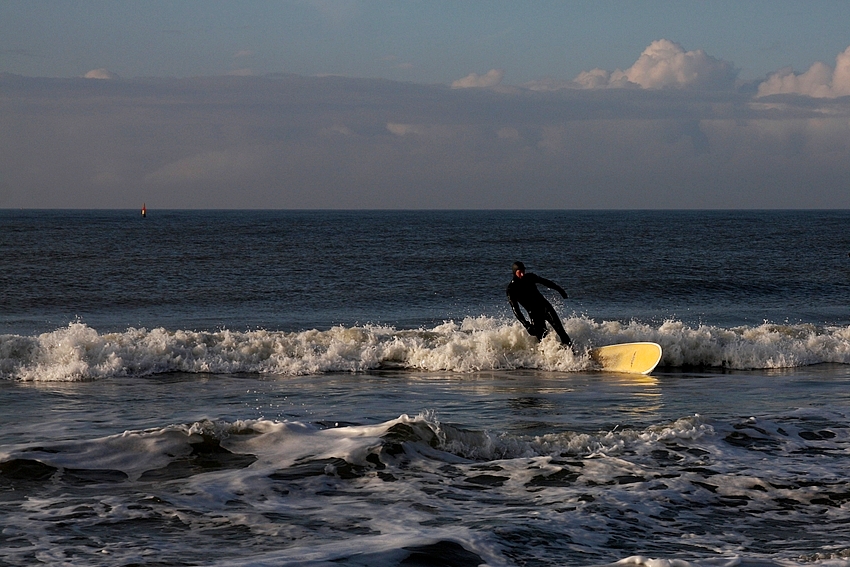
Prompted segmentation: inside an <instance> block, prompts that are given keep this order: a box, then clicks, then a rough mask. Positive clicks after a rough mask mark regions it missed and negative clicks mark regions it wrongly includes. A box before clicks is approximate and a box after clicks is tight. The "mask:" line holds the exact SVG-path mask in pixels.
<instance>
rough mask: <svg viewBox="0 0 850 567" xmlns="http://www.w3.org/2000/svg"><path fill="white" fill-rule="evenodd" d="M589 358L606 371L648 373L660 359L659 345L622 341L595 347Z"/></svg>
mask: <svg viewBox="0 0 850 567" xmlns="http://www.w3.org/2000/svg"><path fill="white" fill-rule="evenodd" d="M590 358H591V359H593V360H594V361H595V362H597V363H598V364H599V365H600V366H602V370H604V371H606V372H627V373H629V374H649V373H650V372H652V371H653V370H654V369H655V367H656V366H657V365H658V363H659V362H660V361H661V345H658V344H656V343H622V344H619V345H608V346H604V347H599V348H595V349H593V350H591V351H590Z"/></svg>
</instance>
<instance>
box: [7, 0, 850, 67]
mask: <svg viewBox="0 0 850 567" xmlns="http://www.w3.org/2000/svg"><path fill="white" fill-rule="evenodd" d="M848 22H850V2H843V1H838V0H829V1H817V0H811V1H807V2H799V1H785V0H770V1H760V0H745V1H741V0H728V1H727V0H711V1H708V0H677V1H650V0H644V1H640V2H628V1H610V0H593V1H583V2H566V1H547V0H536V1H492V2H480V1H463V2H456V1H435V0H430V1H389V0H373V1H358V0H339V1H333V0H313V1H310V0H289V1H286V0H284V1H275V2H271V1H250V0H248V1H241V2H235V1H221V0H201V1H198V0H181V1H179V2H173V1H162V0H134V1H126V0H108V1H96V0H87V1H74V0H55V1H46V0H26V1H23V0H4V1H3V2H2V3H0V70H2V71H6V72H10V73H17V74H22V75H26V76H40V77H74V76H81V75H84V74H85V73H86V72H88V71H89V70H91V69H97V68H106V69H108V70H110V71H112V72H114V73H117V74H118V75H120V76H122V77H125V78H133V77H145V76H157V77H190V76H204V75H220V74H226V73H231V72H234V71H240V70H242V71H244V72H247V71H248V70H250V72H253V73H256V74H265V73H281V72H282V73H296V74H304V75H318V74H341V75H346V76H350V77H369V78H385V79H391V80H398V81H412V82H417V83H446V84H448V83H451V82H452V81H454V80H456V79H458V78H461V77H463V76H466V75H467V74H469V73H471V72H476V73H485V72H487V71H488V70H490V69H494V68H497V69H502V70H504V73H505V78H504V81H505V82H506V83H509V84H522V83H525V82H527V81H533V80H538V79H542V78H544V77H551V78H554V79H559V80H566V79H572V78H573V77H575V76H576V75H577V74H578V73H579V72H581V71H586V70H589V69H593V68H597V67H598V68H602V69H608V70H613V69H616V68H620V69H624V68H626V67H628V66H629V65H631V64H632V63H633V62H634V60H635V59H636V58H637V56H638V54H640V52H641V51H642V50H643V49H644V48H645V47H646V46H647V45H649V43H650V42H651V41H653V40H657V39H661V38H665V39H669V40H671V41H675V42H677V43H679V44H681V45H682V46H683V47H684V48H685V49H688V50H695V49H702V50H704V51H706V52H707V53H708V54H710V55H712V56H713V57H716V58H719V59H723V60H726V61H730V62H731V63H733V64H734V65H735V67H737V68H738V69H740V78H741V79H743V80H753V79H757V78H761V77H764V76H765V75H766V74H768V73H770V72H774V71H777V70H778V69H780V68H782V67H785V66H792V67H794V68H795V69H796V70H800V71H803V70H805V69H807V68H808V67H809V66H810V65H811V64H812V63H814V62H815V61H823V62H827V63H829V62H831V61H833V60H834V58H835V56H836V55H837V54H838V53H840V52H842V51H844V49H846V48H847V46H848V45H850V32H848V30H850V27H848Z"/></svg>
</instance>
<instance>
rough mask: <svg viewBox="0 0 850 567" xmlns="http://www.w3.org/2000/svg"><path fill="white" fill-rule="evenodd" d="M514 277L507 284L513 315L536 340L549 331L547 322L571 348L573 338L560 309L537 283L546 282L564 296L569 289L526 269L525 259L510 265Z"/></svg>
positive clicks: (547, 285) (562, 341) (545, 283)
mask: <svg viewBox="0 0 850 567" xmlns="http://www.w3.org/2000/svg"><path fill="white" fill-rule="evenodd" d="M511 272H513V277H512V278H511V283H509V284H508V289H507V293H508V302H509V303H510V304H511V309H513V310H514V315H516V318H517V319H519V321H520V323H522V325H523V326H524V327H525V328H526V330H527V331H528V333H529V334H530V335H533V336H535V337H537V340H542V339H543V337H544V336H545V335H546V333H547V332H548V329H547V328H546V322H547V321H548V322H549V324H550V325H552V327H553V328H554V329H555V332H556V333H558V338H559V339H561V343H563V344H564V345H565V346H568V347H570V348H572V345H573V341H572V340H570V336H569V335H568V334H567V332H566V331H565V330H564V326H563V325H562V324H561V320H560V319H559V318H558V313H556V312H555V308H554V307H552V304H551V303H549V301H547V299H546V298H545V297H543V294H542V293H540V290H538V289H537V284H543V285H545V286H546V287H548V288H550V289H554V290H555V291H557V292H558V293H560V294H561V297H563V298H564V299H566V297H567V292H566V291H564V288H562V287H561V286H559V285H558V284H556V283H555V282H553V281H551V280H547V279H546V278H541V277H540V276H538V275H537V274H532V273H531V272H529V273H525V265H524V264H523V263H522V262H514V264H513V266H511ZM520 305H521V306H523V307H525V310H526V311H528V318H529V319H531V322H530V323H529V322H528V321H527V320H526V318H525V316H524V315H523V313H522V310H521V309H520Z"/></svg>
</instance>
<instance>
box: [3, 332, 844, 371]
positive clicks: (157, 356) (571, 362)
mask: <svg viewBox="0 0 850 567" xmlns="http://www.w3.org/2000/svg"><path fill="white" fill-rule="evenodd" d="M565 327H566V329H567V332H568V333H569V334H570V336H571V337H572V338H573V341H574V345H575V349H576V352H575V353H573V352H571V351H570V350H569V349H565V348H563V347H562V346H561V345H560V343H559V342H558V340H557V338H555V337H554V334H552V335H550V336H547V337H545V338H544V340H543V341H541V342H539V343H538V342H537V341H536V340H535V339H534V338H532V337H530V336H529V335H528V334H527V333H526V332H525V330H524V329H523V328H522V326H521V325H520V324H519V323H518V322H515V321H510V322H509V321H505V320H500V319H494V318H489V317H469V318H466V319H464V320H463V321H461V322H455V321H447V322H444V323H442V324H440V325H437V326H435V327H433V328H420V329H396V328H394V327H388V326H378V325H365V326H354V327H343V326H337V327H332V328H330V329H326V330H318V329H310V330H305V331H298V332H282V331H271V330H262V329H260V330H251V331H234V330H227V329H223V330H218V331H189V330H168V329H165V328H161V327H160V328H155V329H144V328H141V329H136V328H129V329H127V330H125V331H123V332H116V333H99V332H98V331H97V330H96V329H93V328H91V327H89V326H87V325H86V324H85V323H82V322H74V323H70V324H69V325H68V326H67V327H63V328H59V329H57V330H55V331H52V332H50V333H44V334H41V335H37V336H20V335H2V336H0V377H2V378H4V379H11V380H21V381H36V380H40V381H72V380H97V379H102V378H109V377H113V376H146V375H154V374H161V373H167V372H190V373H250V374H275V375H282V376H297V375H309V374H321V373H327V372H366V371H370V370H377V369H387V368H397V369H416V370H423V371H434V372H436V371H449V372H476V371H481V370H512V369H517V368H530V369H536V370H543V371H559V372H576V371H587V370H592V369H594V365H593V363H592V362H591V360H590V357H589V356H588V350H589V349H590V348H591V347H592V346H601V345H606V344H614V343H622V342H632V341H653V342H657V343H659V344H660V345H661V347H662V349H663V351H664V355H663V358H662V360H661V364H660V366H661V367H662V368H663V367H706V368H726V369H775V368H789V367H796V366H806V365H812V364H819V363H840V364H850V327H818V326H815V325H808V324H800V325H790V324H787V325H775V324H768V323H765V324H762V325H758V326H746V327H734V328H722V327H714V326H707V325H706V326H698V327H692V326H688V325H686V324H684V323H682V322H680V321H672V320H671V321H665V322H663V323H661V324H659V325H657V326H654V325H651V324H647V323H641V322H620V321H603V322H597V321H593V320H591V319H588V318H585V317H574V318H571V319H568V320H566V321H565Z"/></svg>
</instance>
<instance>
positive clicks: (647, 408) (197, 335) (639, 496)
mask: <svg viewBox="0 0 850 567" xmlns="http://www.w3.org/2000/svg"><path fill="white" fill-rule="evenodd" d="M848 252H850V212H847V211H752V212H725V211H713V212H704V211H703V212H699V211H697V212H682V211H633V212H623V211H609V212H605V211H546V212H543V211H523V212H509V211H496V212H484V211H468V212H435V211H415V212H388V211H385V212H377V211H358V212H328V211H297V212H294V211H227V212H221V211H157V210H155V209H150V210H149V211H148V216H147V217H146V218H141V216H140V215H139V214H138V211H11V210H7V211H0V291H2V295H0V519H2V521H0V565H34V564H46V565H109V566H112V565H221V566H230V565H275V566H277V565H335V566H340V565H358V566H359V565H363V566H366V565H368V566H383V565H387V566H391V565H458V566H468V565H469V566H471V565H479V564H486V565H494V566H495V565H540V566H548V565H575V566H579V565H608V564H614V563H617V564H621V565H643V566H645V567H680V566H687V565H694V566H700V565H712V566H727V565H729V566H731V565H800V564H805V565H809V564H811V565H850V538H848V532H847V526H848V523H850V479H849V478H848V476H850V475H848V473H847V471H848V470H850V305H849V304H850V257H848ZM515 260H522V261H523V262H525V264H526V266H527V267H528V269H529V271H532V272H535V273H538V274H539V275H541V276H544V277H546V278H549V279H552V280H554V281H556V282H557V283H559V284H560V285H562V286H563V287H564V288H565V289H566V290H567V292H568V294H569V297H568V298H567V299H561V298H560V297H559V296H558V294H556V293H551V292H549V291H548V290H545V289H544V290H543V291H544V293H546V295H547V296H548V297H549V298H550V300H551V301H552V303H553V305H555V307H556V309H557V310H558V312H559V313H560V314H561V318H562V320H563V321H564V325H565V328H566V330H567V332H568V333H569V334H570V335H571V337H572V338H573V341H574V344H575V352H570V351H569V350H567V349H564V348H562V347H561V346H560V345H559V344H558V341H557V337H556V336H554V334H553V335H550V336H547V337H545V338H544V340H543V341H542V342H540V343H538V342H537V341H536V339H533V338H531V337H529V336H528V335H527V334H526V332H525V330H524V329H523V328H522V326H521V325H520V324H519V323H518V322H517V321H515V320H514V318H513V315H512V313H511V312H510V310H509V307H508V305H507V302H506V299H505V286H506V284H507V282H508V280H509V279H510V265H511V263H512V262H513V261H515ZM644 340H650V341H655V342H658V343H659V344H661V345H662V347H663V349H664V356H663V358H662V361H661V364H660V366H659V367H658V368H657V369H656V370H655V371H654V372H653V373H652V374H651V375H649V376H630V375H616V374H606V373H604V372H601V371H599V369H598V368H596V367H595V366H594V363H593V362H592V361H591V360H590V358H589V356H588V355H587V351H588V349H589V348H591V347H593V346H598V345H603V344H611V343H617V342H624V341H644Z"/></svg>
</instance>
